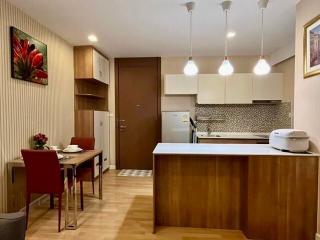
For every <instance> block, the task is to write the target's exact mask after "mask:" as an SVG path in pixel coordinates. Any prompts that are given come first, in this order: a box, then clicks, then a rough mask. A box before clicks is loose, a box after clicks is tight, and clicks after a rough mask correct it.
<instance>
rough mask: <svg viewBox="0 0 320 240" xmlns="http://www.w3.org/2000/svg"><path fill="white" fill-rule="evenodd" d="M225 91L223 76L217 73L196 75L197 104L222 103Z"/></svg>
mask: <svg viewBox="0 0 320 240" xmlns="http://www.w3.org/2000/svg"><path fill="white" fill-rule="evenodd" d="M225 92H226V83H225V77H222V76H220V75H219V74H199V75H198V95H197V103H198V104H224V103H225Z"/></svg>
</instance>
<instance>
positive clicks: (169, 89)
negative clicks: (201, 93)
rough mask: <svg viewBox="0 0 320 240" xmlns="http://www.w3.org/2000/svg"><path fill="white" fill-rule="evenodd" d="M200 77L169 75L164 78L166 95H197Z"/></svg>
mask: <svg viewBox="0 0 320 240" xmlns="http://www.w3.org/2000/svg"><path fill="white" fill-rule="evenodd" d="M197 90H198V77H197V76H185V75H184V74H169V75H165V76H164V94H166V95H170V94H172V95H179V94H181V95H182V94H185V95H188V94H189V95H191V94H197Z"/></svg>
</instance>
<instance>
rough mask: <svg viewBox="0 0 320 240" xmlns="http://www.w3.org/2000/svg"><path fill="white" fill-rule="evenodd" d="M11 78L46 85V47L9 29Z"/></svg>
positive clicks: (14, 29) (28, 36) (21, 33)
mask: <svg viewBox="0 0 320 240" xmlns="http://www.w3.org/2000/svg"><path fill="white" fill-rule="evenodd" d="M10 41H11V77H12V78H15V79H20V80H24V81H29V82H34V83H39V84H43V85H47V84H48V61H47V45H46V44H44V43H42V42H40V41H38V40H36V39H34V38H33V37H31V36H30V35H28V34H26V33H24V32H22V31H21V30H19V29H17V28H15V27H10Z"/></svg>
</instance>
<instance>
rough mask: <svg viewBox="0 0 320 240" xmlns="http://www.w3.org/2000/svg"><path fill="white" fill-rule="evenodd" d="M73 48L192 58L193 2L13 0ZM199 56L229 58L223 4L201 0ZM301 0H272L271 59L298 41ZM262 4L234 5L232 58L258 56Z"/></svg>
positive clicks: (237, 1) (251, 0)
mask: <svg viewBox="0 0 320 240" xmlns="http://www.w3.org/2000/svg"><path fill="white" fill-rule="evenodd" d="M8 1H9V2H11V3H13V4H14V5H16V6H17V7H19V8H20V9H22V10H23V11H24V12H26V13H27V14H28V15H30V16H32V17H33V18H35V19H37V20H38V21H40V22H41V23H42V24H44V25H46V26H47V27H48V28H49V29H51V30H52V31H54V32H55V33H57V34H59V35H60V36H61V37H63V38H64V39H66V40H67V41H68V42H70V43H71V44H73V45H84V44H90V43H89V41H88V40H87V36H88V35H89V34H91V33H94V34H96V35H97V37H98V39H99V42H98V43H96V44H95V46H96V47H97V48H98V49H100V50H101V51H103V52H104V53H105V54H107V55H108V56H110V57H143V56H186V55H188V40H187V37H188V15H187V11H186V9H185V7H184V6H182V5H183V4H184V3H185V2H187V0H8ZM195 2H196V8H195V10H194V17H193V19H194V34H193V36H194V38H193V39H194V55H195V56H220V55H223V44H224V43H223V32H224V15H223V12H222V10H221V7H220V6H219V0H195ZM295 4H296V0H270V2H269V6H268V9H267V10H266V12H265V45H266V46H265V48H266V54H271V53H273V52H274V51H276V50H278V49H279V48H282V47H284V46H285V45H286V44H288V43H290V42H292V41H293V40H294V33H295ZM259 14H260V12H259V11H258V7H257V2H256V0H234V2H233V5H232V8H231V12H230V28H231V29H233V30H234V31H236V32H237V36H236V37H235V38H234V39H232V40H230V55H258V54H259V44H260V38H259V28H260V15H259Z"/></svg>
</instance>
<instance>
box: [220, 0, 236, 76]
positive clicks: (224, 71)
mask: <svg viewBox="0 0 320 240" xmlns="http://www.w3.org/2000/svg"><path fill="white" fill-rule="evenodd" d="M231 4H232V1H230V0H225V1H223V2H222V3H221V6H222V9H223V11H224V12H225V15H226V23H225V34H224V60H223V62H222V64H221V66H220V67H219V74H220V75H222V76H230V75H232V74H233V71H234V69H233V66H232V64H231V63H230V61H229V59H228V38H227V35H228V31H229V29H228V28H229V26H228V11H229V10H230V8H231Z"/></svg>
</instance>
